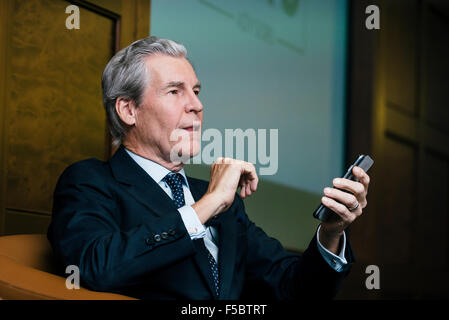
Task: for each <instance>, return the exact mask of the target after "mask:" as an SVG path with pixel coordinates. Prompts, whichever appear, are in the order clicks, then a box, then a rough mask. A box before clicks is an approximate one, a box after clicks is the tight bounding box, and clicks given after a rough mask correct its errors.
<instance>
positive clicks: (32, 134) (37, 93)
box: [6, 0, 114, 212]
mask: <svg viewBox="0 0 449 320" xmlns="http://www.w3.org/2000/svg"><path fill="white" fill-rule="evenodd" d="M66 6H67V2H65V1H61V0H58V1H55V0H34V1H25V2H24V1H15V2H14V7H13V16H12V35H11V40H10V49H9V54H8V55H9V57H10V58H9V61H10V64H9V65H10V69H9V73H8V78H9V79H10V81H9V92H8V93H9V94H8V96H7V110H8V111H7V113H8V115H7V127H6V130H7V132H8V133H7V137H8V142H7V145H8V148H7V154H6V157H7V159H8V162H7V174H6V180H7V181H6V184H7V187H6V199H7V202H6V206H7V207H8V208H16V209H23V210H25V209H26V210H29V211H34V210H37V211H46V212H50V211H51V203H52V201H51V197H52V192H53V189H54V186H55V184H56V181H57V179H58V177H59V175H60V174H61V173H62V171H63V170H64V169H65V168H66V167H67V166H68V165H69V164H70V163H71V162H74V161H77V160H81V159H85V158H88V157H95V158H98V159H104V158H105V155H106V151H105V147H106V140H105V139H106V136H105V132H106V128H105V126H106V118H105V113H104V109H103V106H102V102H101V101H102V98H101V88H100V86H99V79H101V74H102V72H103V69H104V67H105V66H106V64H107V62H108V60H109V59H110V57H111V54H112V52H111V48H112V47H113V41H114V40H113V39H112V31H113V27H114V24H113V21H112V20H111V19H108V18H105V17H103V16H100V15H98V14H97V13H95V12H91V11H89V10H86V9H84V8H80V16H81V18H82V21H81V23H82V24H81V28H80V29H79V30H68V29H66V28H65V23H61V22H65V20H64V17H65V16H66V15H62V14H61V13H65V8H66ZM36 12H39V14H38V15H36Z"/></svg>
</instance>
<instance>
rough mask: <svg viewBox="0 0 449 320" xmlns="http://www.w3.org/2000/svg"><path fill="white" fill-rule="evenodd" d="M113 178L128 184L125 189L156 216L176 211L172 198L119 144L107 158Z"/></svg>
mask: <svg viewBox="0 0 449 320" xmlns="http://www.w3.org/2000/svg"><path fill="white" fill-rule="evenodd" d="M109 163H110V165H111V169H112V172H113V175H114V177H115V179H116V180H117V181H119V182H121V183H124V184H126V185H128V187H127V191H129V194H130V195H131V196H132V197H134V198H135V199H136V200H137V201H139V202H140V203H142V204H143V205H145V206H146V207H147V208H148V209H150V210H151V211H152V212H154V214H155V215H156V216H163V215H167V213H172V214H173V213H177V212H178V210H177V208H176V206H175V204H174V202H173V200H172V199H171V198H170V197H169V196H168V195H167V193H165V192H164V190H162V188H161V187H160V186H159V185H158V184H157V183H156V181H154V180H153V179H152V178H151V177H150V176H149V175H148V174H147V173H146V172H145V170H143V169H142V168H141V167H140V166H139V165H138V164H137V163H136V162H135V161H134V160H133V159H132V158H131V157H130V156H129V154H128V153H127V152H126V150H125V147H123V146H120V148H119V149H118V150H117V151H116V153H115V154H114V156H113V157H112V158H111V159H110V160H109Z"/></svg>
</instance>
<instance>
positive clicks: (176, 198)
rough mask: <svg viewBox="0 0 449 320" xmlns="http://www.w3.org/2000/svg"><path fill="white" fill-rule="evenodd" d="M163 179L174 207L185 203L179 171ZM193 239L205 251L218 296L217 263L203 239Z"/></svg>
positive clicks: (181, 177)
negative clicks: (169, 191)
mask: <svg viewBox="0 0 449 320" xmlns="http://www.w3.org/2000/svg"><path fill="white" fill-rule="evenodd" d="M164 181H165V182H166V183H167V184H168V186H169V187H170V189H171V192H172V194H173V202H174V203H175V205H176V207H178V208H181V207H183V206H184V205H185V199H184V190H183V189H182V183H183V181H184V177H183V176H182V175H181V174H180V173H173V172H170V173H169V174H167V175H166V176H165V178H164ZM195 241H198V244H199V248H201V250H205V251H204V252H206V253H207V258H208V260H209V266H210V270H211V275H212V279H213V281H214V287H215V294H216V295H217V297H218V292H219V291H218V290H219V286H218V283H219V282H218V265H217V262H216V261H215V259H214V257H213V256H212V254H211V253H210V251H209V250H208V249H207V248H206V245H205V244H204V239H203V238H201V239H196V240H195Z"/></svg>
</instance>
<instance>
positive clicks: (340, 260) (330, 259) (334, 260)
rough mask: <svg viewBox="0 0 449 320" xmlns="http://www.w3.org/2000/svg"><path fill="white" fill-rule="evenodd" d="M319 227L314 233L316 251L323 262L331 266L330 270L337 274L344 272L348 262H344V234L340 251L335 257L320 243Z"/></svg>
mask: <svg viewBox="0 0 449 320" xmlns="http://www.w3.org/2000/svg"><path fill="white" fill-rule="evenodd" d="M320 229H321V225H319V227H318V230H317V232H316V240H317V242H318V250H319V251H320V253H321V255H322V256H323V258H324V260H325V261H326V262H327V264H329V266H331V268H332V269H334V270H335V271H337V272H344V271H346V270H347V268H348V261H346V258H345V250H346V234H345V233H344V232H343V236H342V241H343V244H342V245H341V246H340V247H341V250H340V253H339V255H338V256H337V255H335V254H333V253H332V252H330V251H329V250H327V249H326V248H325V247H324V246H323V245H322V244H321V243H320V239H319V237H318V235H319V233H320Z"/></svg>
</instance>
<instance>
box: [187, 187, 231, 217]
mask: <svg viewBox="0 0 449 320" xmlns="http://www.w3.org/2000/svg"><path fill="white" fill-rule="evenodd" d="M225 207H226V205H225V204H224V203H223V202H222V201H221V200H220V198H219V197H218V196H217V195H216V194H215V193H206V194H205V195H204V196H203V197H202V198H201V199H200V200H198V201H197V202H195V203H194V204H193V205H192V208H193V209H194V210H195V212H196V214H197V215H198V218H199V219H200V221H201V223H202V224H204V223H206V221H208V220H209V219H210V218H212V217H214V216H216V215H217V214H219V213H221V212H222V211H223V209H224V208H225Z"/></svg>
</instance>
